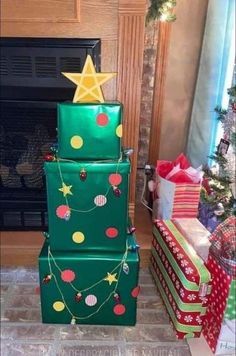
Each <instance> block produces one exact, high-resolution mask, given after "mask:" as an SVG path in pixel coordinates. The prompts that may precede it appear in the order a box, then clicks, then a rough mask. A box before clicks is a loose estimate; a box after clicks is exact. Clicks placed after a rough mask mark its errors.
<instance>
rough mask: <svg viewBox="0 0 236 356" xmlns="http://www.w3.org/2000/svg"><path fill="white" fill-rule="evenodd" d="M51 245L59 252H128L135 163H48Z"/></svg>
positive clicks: (61, 161) (46, 168)
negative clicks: (128, 230) (129, 190)
mask: <svg viewBox="0 0 236 356" xmlns="http://www.w3.org/2000/svg"><path fill="white" fill-rule="evenodd" d="M44 169H45V173H46V182H47V198H48V199H47V203H48V220H49V231H48V232H49V241H50V245H51V249H52V250H58V251H60V250H61V251H73V250H74V251H83V250H87V251H89V250H94V251H96V250H97V251H102V250H104V251H118V252H119V251H123V250H124V249H125V245H126V234H127V223H128V186H129V173H130V162H129V160H128V159H127V158H124V159H123V160H121V161H120V160H117V161H109V162H108V161H105V162H102V161H98V162H88V161H86V162H85V161H80V162H76V161H74V162H71V161H66V160H61V159H58V160H57V161H54V162H45V165H44Z"/></svg>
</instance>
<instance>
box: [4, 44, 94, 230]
mask: <svg viewBox="0 0 236 356" xmlns="http://www.w3.org/2000/svg"><path fill="white" fill-rule="evenodd" d="M87 54H90V55H91V56H92V57H93V61H94V63H95V66H96V67H97V70H99V69H100V41H99V40H98V39H45V38H44V39H39V38H37V39H29V38H27V39H25V38H14V39H13V38H2V39H1V58H0V69H1V123H0V156H1V163H0V174H1V180H0V188H1V208H0V209H1V229H2V230H16V229H17V230H46V229H47V204H46V192H45V177H44V174H43V160H44V156H45V155H46V154H47V153H48V152H49V150H50V147H51V146H52V145H53V144H54V143H55V142H56V116H57V102H60V101H65V100H71V98H72V96H73V90H74V88H73V84H72V85H71V84H70V82H69V81H67V80H66V79H65V78H64V77H63V76H62V75H61V71H67V72H79V71H81V68H82V66H83V64H84V62H85V59H86V56H87Z"/></svg>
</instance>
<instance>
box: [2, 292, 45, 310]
mask: <svg viewBox="0 0 236 356" xmlns="http://www.w3.org/2000/svg"><path fill="white" fill-rule="evenodd" d="M7 307H8V308H39V307H40V298H39V295H27V294H26V295H18V294H16V295H13V296H12V297H10V299H9V301H8V303H7Z"/></svg>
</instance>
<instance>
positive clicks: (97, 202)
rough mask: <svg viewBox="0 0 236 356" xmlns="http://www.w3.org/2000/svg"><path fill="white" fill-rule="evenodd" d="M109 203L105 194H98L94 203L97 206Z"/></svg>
mask: <svg viewBox="0 0 236 356" xmlns="http://www.w3.org/2000/svg"><path fill="white" fill-rule="evenodd" d="M106 203H107V198H106V197H105V195H97V196H96V197H95V198H94V204H95V205H96V206H104V205H105V204H106Z"/></svg>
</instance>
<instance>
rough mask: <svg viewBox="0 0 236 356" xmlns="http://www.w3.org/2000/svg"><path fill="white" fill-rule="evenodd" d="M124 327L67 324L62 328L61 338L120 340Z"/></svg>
mask: <svg viewBox="0 0 236 356" xmlns="http://www.w3.org/2000/svg"><path fill="white" fill-rule="evenodd" d="M121 331H122V328H119V327H116V326H92V325H83V326H77V325H76V326H72V325H69V326H65V327H61V328H60V332H59V337H60V339H61V340H103V341H104V340H108V341H109V340H120V339H121Z"/></svg>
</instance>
